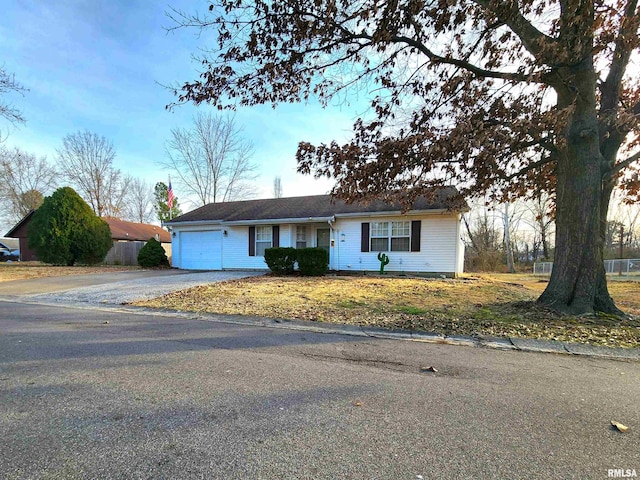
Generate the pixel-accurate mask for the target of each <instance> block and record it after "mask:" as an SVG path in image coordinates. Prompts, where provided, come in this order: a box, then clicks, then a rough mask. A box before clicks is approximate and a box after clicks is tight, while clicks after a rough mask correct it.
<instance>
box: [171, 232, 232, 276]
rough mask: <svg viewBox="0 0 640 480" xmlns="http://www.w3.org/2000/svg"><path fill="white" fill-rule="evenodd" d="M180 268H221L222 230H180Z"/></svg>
mask: <svg viewBox="0 0 640 480" xmlns="http://www.w3.org/2000/svg"><path fill="white" fill-rule="evenodd" d="M180 268H184V269H186V270H222V231H221V230H210V231H206V232H182V233H181V234H180Z"/></svg>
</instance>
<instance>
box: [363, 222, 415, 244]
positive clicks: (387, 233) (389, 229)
mask: <svg viewBox="0 0 640 480" xmlns="http://www.w3.org/2000/svg"><path fill="white" fill-rule="evenodd" d="M370 238H371V251H372V252H408V251H409V249H410V246H411V222H408V221H403V222H371V237H370Z"/></svg>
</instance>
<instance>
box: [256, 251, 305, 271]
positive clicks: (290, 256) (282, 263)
mask: <svg viewBox="0 0 640 480" xmlns="http://www.w3.org/2000/svg"><path fill="white" fill-rule="evenodd" d="M296 258H297V255H296V249H295V248H293V247H274V248H267V249H265V251H264V261H265V263H266V264H267V266H268V267H269V270H271V271H272V272H273V273H275V274H278V275H289V274H291V273H293V268H294V265H295V263H296Z"/></svg>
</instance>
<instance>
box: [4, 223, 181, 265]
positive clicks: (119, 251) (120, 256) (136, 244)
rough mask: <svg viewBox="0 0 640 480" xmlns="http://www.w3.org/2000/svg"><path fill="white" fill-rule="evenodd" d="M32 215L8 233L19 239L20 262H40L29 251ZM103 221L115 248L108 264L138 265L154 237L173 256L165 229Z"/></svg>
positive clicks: (109, 255) (107, 257) (108, 259)
mask: <svg viewBox="0 0 640 480" xmlns="http://www.w3.org/2000/svg"><path fill="white" fill-rule="evenodd" d="M32 215H33V211H32V212H30V213H29V214H28V215H27V216H26V217H24V218H23V219H22V220H20V222H18V223H17V224H16V225H15V226H14V227H13V228H12V229H11V230H10V231H9V232H8V233H7V237H12V238H17V239H18V241H19V243H20V260H21V261H23V262H26V261H34V260H38V257H37V255H36V254H35V252H34V251H33V250H31V249H29V245H28V244H29V240H28V238H27V228H28V226H29V222H30V221H31V217H32ZM103 220H104V221H105V222H107V223H108V224H109V229H110V230H111V237H112V238H113V242H114V246H113V248H112V249H111V250H110V251H109V253H107V256H106V258H105V262H106V263H119V264H121V265H136V264H137V258H138V255H137V252H139V251H140V249H141V248H142V246H143V245H144V244H145V243H146V242H147V241H148V240H149V239H150V238H152V237H153V238H155V239H156V240H158V241H159V242H160V243H161V244H162V246H163V247H164V249H165V251H166V252H167V256H168V257H170V256H171V235H170V234H169V232H167V231H166V230H164V229H163V228H161V227H159V226H157V225H149V224H146V223H135V222H125V221H124V220H119V219H117V218H111V217H104V218H103ZM130 242H132V243H131V245H129V246H125V245H118V244H124V243H130Z"/></svg>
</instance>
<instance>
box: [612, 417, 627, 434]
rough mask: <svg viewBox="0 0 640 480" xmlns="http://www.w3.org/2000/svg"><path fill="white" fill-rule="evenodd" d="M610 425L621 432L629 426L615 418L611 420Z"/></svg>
mask: <svg viewBox="0 0 640 480" xmlns="http://www.w3.org/2000/svg"><path fill="white" fill-rule="evenodd" d="M611 425H613V426H614V427H616V428H617V429H618V431H620V432H622V433H624V432H626V431H627V430H629V427H627V426H626V425H623V424H621V423H620V422H616V421H615V420H611Z"/></svg>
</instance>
